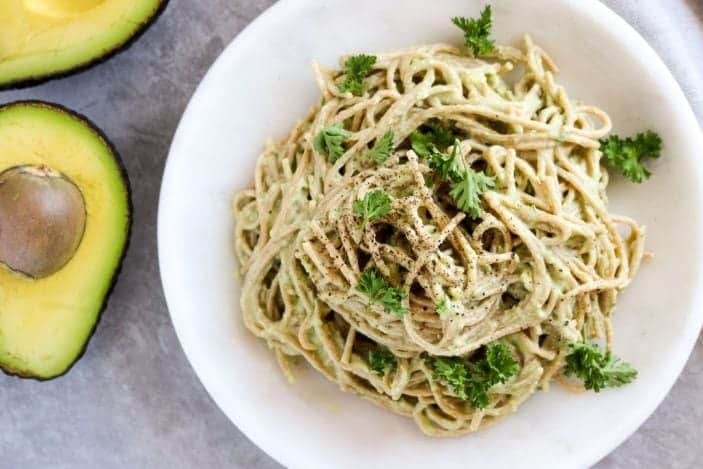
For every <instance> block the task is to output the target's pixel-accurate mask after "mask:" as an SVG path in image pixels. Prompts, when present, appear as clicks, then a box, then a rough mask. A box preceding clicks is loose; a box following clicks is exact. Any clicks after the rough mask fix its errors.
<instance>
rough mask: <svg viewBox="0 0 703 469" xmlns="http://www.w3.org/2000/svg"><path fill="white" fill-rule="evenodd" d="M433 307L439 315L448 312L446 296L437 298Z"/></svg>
mask: <svg viewBox="0 0 703 469" xmlns="http://www.w3.org/2000/svg"><path fill="white" fill-rule="evenodd" d="M435 309H436V310H437V312H438V313H439V315H440V316H444V315H447V314H449V301H448V300H447V297H446V296H445V297H444V298H442V299H441V300H439V301H438V302H437V304H435Z"/></svg>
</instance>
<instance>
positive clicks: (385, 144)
mask: <svg viewBox="0 0 703 469" xmlns="http://www.w3.org/2000/svg"><path fill="white" fill-rule="evenodd" d="M394 138H395V135H393V131H392V130H389V131H388V132H386V133H385V134H383V137H381V138H379V139H377V140H376V142H375V143H374V144H373V148H372V149H371V150H369V151H368V153H366V157H367V158H369V159H371V160H373V161H374V162H375V163H376V164H383V163H385V162H386V160H387V159H388V157H389V156H390V154H391V151H393V139H394Z"/></svg>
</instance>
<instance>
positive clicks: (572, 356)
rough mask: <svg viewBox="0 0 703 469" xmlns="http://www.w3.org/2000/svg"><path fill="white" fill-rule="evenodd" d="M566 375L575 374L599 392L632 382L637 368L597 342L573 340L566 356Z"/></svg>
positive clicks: (586, 384)
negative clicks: (600, 346) (603, 348)
mask: <svg viewBox="0 0 703 469" xmlns="http://www.w3.org/2000/svg"><path fill="white" fill-rule="evenodd" d="M564 372H565V373H566V375H575V376H576V377H577V378H579V379H581V380H582V381H583V385H584V387H585V388H586V389H592V390H594V391H595V392H599V391H600V390H601V389H603V388H609V387H619V386H623V385H625V384H628V383H630V382H632V381H633V380H634V379H635V378H636V377H637V370H635V369H634V368H633V367H632V365H630V364H629V363H626V362H624V361H622V360H620V359H619V358H617V357H616V356H614V355H613V354H612V353H611V352H610V350H608V351H606V352H603V351H602V350H601V349H600V348H599V347H598V346H597V345H596V344H589V343H586V342H572V343H570V344H569V354H568V355H567V356H566V369H565V370H564Z"/></svg>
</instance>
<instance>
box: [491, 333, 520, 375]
mask: <svg viewBox="0 0 703 469" xmlns="http://www.w3.org/2000/svg"><path fill="white" fill-rule="evenodd" d="M485 364H486V365H485V366H486V371H487V372H488V381H490V382H491V383H493V384H498V383H501V384H503V383H505V382H506V381H508V380H509V379H510V378H512V377H513V376H515V375H516V374H517V373H518V371H519V366H518V364H517V362H516V361H515V358H514V357H513V354H512V352H511V351H510V349H509V348H508V347H507V346H506V345H504V344H500V343H494V344H489V345H488V347H486V360H485Z"/></svg>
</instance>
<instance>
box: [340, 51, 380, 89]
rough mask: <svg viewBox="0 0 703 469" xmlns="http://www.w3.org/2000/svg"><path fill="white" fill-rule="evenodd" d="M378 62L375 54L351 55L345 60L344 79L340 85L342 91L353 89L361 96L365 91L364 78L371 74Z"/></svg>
mask: <svg viewBox="0 0 703 469" xmlns="http://www.w3.org/2000/svg"><path fill="white" fill-rule="evenodd" d="M375 64H376V56H375V55H366V54H359V55H353V56H351V57H349V58H348V59H347V60H346V61H345V62H344V81H343V82H342V84H341V85H339V90H340V91H341V92H342V93H346V92H347V91H351V92H352V94H354V95H356V96H360V95H361V94H362V93H363V92H364V79H365V78H366V77H367V76H369V73H371V70H372V69H373V66H374V65H375Z"/></svg>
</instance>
